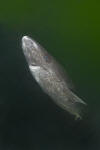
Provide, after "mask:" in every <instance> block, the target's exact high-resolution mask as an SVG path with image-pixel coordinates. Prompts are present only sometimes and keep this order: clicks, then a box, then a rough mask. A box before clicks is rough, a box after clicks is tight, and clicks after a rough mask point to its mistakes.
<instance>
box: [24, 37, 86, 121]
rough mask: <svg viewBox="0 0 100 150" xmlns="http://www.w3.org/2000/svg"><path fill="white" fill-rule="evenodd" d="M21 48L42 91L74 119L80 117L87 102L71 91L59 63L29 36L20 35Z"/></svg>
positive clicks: (64, 72) (65, 74)
mask: <svg viewBox="0 0 100 150" xmlns="http://www.w3.org/2000/svg"><path fill="white" fill-rule="evenodd" d="M22 50H23V53H24V55H25V58H26V61H27V64H28V67H29V70H30V72H31V74H32V76H33V77H34V79H35V80H36V82H37V83H38V84H39V85H40V87H41V88H42V89H43V91H44V92H45V93H46V94H47V95H49V97H51V99H52V100H53V101H54V102H55V103H56V104H57V105H58V106H59V107H60V108H62V109H63V110H65V111H67V112H69V114H71V115H73V116H75V119H82V116H83V108H84V106H87V104H86V102H84V101H83V100H82V99H81V98H79V97H78V96H77V95H76V94H75V93H73V91H72V89H71V88H70V86H69V81H68V77H67V73H66V71H65V69H64V68H63V67H62V66H61V64H60V63H59V62H58V61H57V60H56V59H55V58H54V57H53V56H52V55H51V54H50V53H49V52H48V51H46V49H45V48H44V47H42V46H41V45H40V44H39V43H38V42H36V41H35V40H34V39H32V38H31V37H29V36H26V35H25V36H23V37H22Z"/></svg>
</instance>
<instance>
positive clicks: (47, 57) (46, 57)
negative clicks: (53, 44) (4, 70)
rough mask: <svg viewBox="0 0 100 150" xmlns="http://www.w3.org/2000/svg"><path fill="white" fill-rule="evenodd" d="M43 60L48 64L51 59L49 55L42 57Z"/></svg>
mask: <svg viewBox="0 0 100 150" xmlns="http://www.w3.org/2000/svg"><path fill="white" fill-rule="evenodd" d="M44 59H45V61H46V62H47V63H50V62H51V58H50V56H49V55H44Z"/></svg>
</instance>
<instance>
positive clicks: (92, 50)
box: [0, 0, 100, 150]
mask: <svg viewBox="0 0 100 150" xmlns="http://www.w3.org/2000/svg"><path fill="white" fill-rule="evenodd" d="M23 35H29V36H31V37H33V38H34V39H35V40H36V41H38V42H39V43H40V44H41V45H43V46H44V47H45V48H46V50H47V51H48V52H49V53H50V54H52V55H53V56H54V57H55V58H56V59H57V60H58V61H59V62H60V63H61V64H62V65H63V66H64V68H65V69H66V71H67V73H68V75H69V77H70V78H71V79H72V82H73V84H74V88H75V91H76V94H77V95H78V96H79V97H81V98H82V99H83V100H84V101H85V102H86V103H87V104H88V106H87V107H88V114H87V116H86V118H84V119H83V120H81V121H75V120H74V119H73V117H72V116H71V115H70V114H68V113H66V112H64V111H63V110H61V109H60V108H59V107H58V106H56V104H54V103H53V101H52V100H51V99H50V98H49V96H47V95H46V94H45V93H44V92H43V91H42V89H41V88H40V87H39V85H38V84H37V83H36V81H35V80H34V79H33V77H32V76H31V74H30V72H29V69H28V66H27V63H26V60H25V57H24V55H23V52H22V48H21V38H22V36H23ZM0 149H1V150H51V149H52V150H76V149H77V150H84V149H85V150H94V149H95V150H99V149H100V1H97V0H96V1H93V0H91V1H90V0H84V1H83V0H70V1H68V0H62V1H60V0H55V1H52V0H51V1H49V0H37V1H35V0H28V1H27V0H14V1H13V0H9V1H1V2H0Z"/></svg>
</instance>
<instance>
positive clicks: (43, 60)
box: [22, 36, 51, 69]
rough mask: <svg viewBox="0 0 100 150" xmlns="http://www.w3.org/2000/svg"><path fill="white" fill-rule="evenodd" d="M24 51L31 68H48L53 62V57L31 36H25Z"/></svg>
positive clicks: (23, 40)
mask: <svg viewBox="0 0 100 150" xmlns="http://www.w3.org/2000/svg"><path fill="white" fill-rule="evenodd" d="M22 49H23V52H24V55H25V57H26V60H27V62H28V65H29V66H32V67H35V66H39V67H44V68H46V69H47V68H48V65H49V64H50V62H51V56H50V55H49V54H48V53H47V51H46V50H45V49H44V48H43V47H42V46H41V45H40V44H39V43H37V42H36V41H35V40H33V39H32V38H30V37H29V36H23V37H22Z"/></svg>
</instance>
